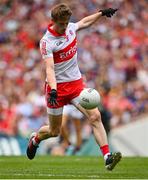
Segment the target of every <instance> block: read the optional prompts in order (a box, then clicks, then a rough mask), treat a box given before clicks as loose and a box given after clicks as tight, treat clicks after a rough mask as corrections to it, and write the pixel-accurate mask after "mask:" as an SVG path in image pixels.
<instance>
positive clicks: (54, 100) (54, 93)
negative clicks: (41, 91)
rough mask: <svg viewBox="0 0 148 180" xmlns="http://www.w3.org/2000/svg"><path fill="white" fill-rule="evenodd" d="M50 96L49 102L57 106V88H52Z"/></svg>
mask: <svg viewBox="0 0 148 180" xmlns="http://www.w3.org/2000/svg"><path fill="white" fill-rule="evenodd" d="M49 95H50V97H49V98H48V100H47V101H48V103H50V104H51V106H56V105H58V102H57V97H58V95H57V91H56V90H55V89H51V91H50V93H49Z"/></svg>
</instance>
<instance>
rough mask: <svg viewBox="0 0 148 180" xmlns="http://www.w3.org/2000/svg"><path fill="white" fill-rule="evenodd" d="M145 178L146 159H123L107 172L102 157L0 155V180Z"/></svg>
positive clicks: (147, 175)
mask: <svg viewBox="0 0 148 180" xmlns="http://www.w3.org/2000/svg"><path fill="white" fill-rule="evenodd" d="M6 178H7V179H44V178H46V179H104V178H105V179H117V178H118V179H127V178H128V179H144V178H148V158H140V157H133V158H125V157H124V158H123V159H122V160H121V162H120V163H119V164H118V165H117V166H116V168H115V169H114V170H113V171H111V172H110V171H107V170H106V169H105V167H104V161H103V158H101V157H94V156H87V157H83V156H82V157H81V156H68V157H53V156H37V157H36V158H35V159H34V160H31V161H30V160H28V159H27V158H26V157H25V156H19V157H16V156H13V157H4V156H0V179H6Z"/></svg>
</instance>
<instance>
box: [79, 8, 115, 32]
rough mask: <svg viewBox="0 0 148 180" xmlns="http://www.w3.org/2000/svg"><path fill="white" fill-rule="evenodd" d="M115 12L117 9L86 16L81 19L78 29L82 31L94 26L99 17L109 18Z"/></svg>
mask: <svg viewBox="0 0 148 180" xmlns="http://www.w3.org/2000/svg"><path fill="white" fill-rule="evenodd" d="M116 11H117V9H112V8H109V9H104V10H100V11H99V12H97V13H95V14H92V15H90V16H87V17H85V18H83V19H81V20H80V21H79V22H77V23H78V29H77V30H80V29H84V28H87V27H89V26H91V25H92V24H94V23H95V22H96V21H97V20H98V19H99V18H100V17H101V16H106V17H111V16H113V15H114V13H115V12H116Z"/></svg>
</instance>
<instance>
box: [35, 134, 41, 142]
mask: <svg viewBox="0 0 148 180" xmlns="http://www.w3.org/2000/svg"><path fill="white" fill-rule="evenodd" d="M40 141H41V140H40V139H39V137H38V135H36V136H35V137H34V142H35V144H39V143H40Z"/></svg>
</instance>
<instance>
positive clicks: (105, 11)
mask: <svg viewBox="0 0 148 180" xmlns="http://www.w3.org/2000/svg"><path fill="white" fill-rule="evenodd" d="M117 10H118V9H113V8H109V9H103V10H100V11H99V12H102V16H106V17H112V16H113V15H114V14H115V12H116V11H117Z"/></svg>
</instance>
